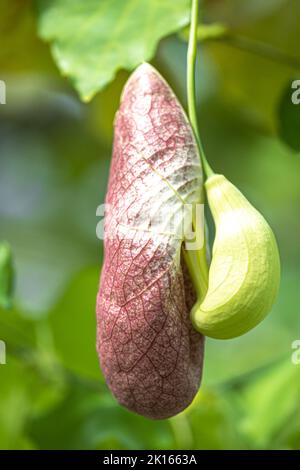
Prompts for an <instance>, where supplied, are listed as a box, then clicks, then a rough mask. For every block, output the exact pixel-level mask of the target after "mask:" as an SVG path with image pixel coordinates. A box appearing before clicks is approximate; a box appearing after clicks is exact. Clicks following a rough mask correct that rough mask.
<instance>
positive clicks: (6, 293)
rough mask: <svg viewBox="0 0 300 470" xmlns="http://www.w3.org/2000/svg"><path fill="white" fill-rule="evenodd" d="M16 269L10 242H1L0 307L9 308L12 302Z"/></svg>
mask: <svg viewBox="0 0 300 470" xmlns="http://www.w3.org/2000/svg"><path fill="white" fill-rule="evenodd" d="M13 284H14V269H13V261H12V252H11V248H10V246H9V244H8V243H6V242H1V243H0V307H2V308H5V309H6V308H9V307H10V306H11V302H12V294H13Z"/></svg>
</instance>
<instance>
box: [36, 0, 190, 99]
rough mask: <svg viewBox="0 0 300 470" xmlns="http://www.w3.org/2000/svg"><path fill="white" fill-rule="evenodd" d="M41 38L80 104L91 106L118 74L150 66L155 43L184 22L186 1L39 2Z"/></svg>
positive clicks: (185, 22) (187, 3)
mask: <svg viewBox="0 0 300 470" xmlns="http://www.w3.org/2000/svg"><path fill="white" fill-rule="evenodd" d="M37 3H38V7H39V8H38V19H39V34H40V36H41V37H42V38H43V39H45V40H47V41H51V42H52V53H53V57H54V59H55V61H56V63H57V65H58V67H59V68H60V70H61V72H62V73H63V74H64V75H66V76H69V77H70V78H71V79H72V82H73V83H74V86H75V88H76V89H77V90H78V92H79V94H80V96H81V98H82V99H83V100H85V101H88V100H90V99H91V98H92V97H93V96H94V94H95V93H96V92H97V91H99V90H101V89H102V88H103V87H104V86H105V85H106V84H107V83H109V82H110V81H111V80H113V78H114V76H115V74H116V72H117V71H118V70H119V69H122V68H124V69H128V70H131V69H133V68H135V67H136V66H137V65H138V64H139V63H141V62H143V61H149V60H150V59H151V58H152V57H153V55H154V53H155V50H156V46H157V43H158V41H159V40H160V39H161V38H163V37H164V36H166V35H168V34H170V33H173V32H175V31H177V30H179V29H181V28H182V27H183V26H185V25H186V24H187V23H188V21H189V7H190V2H189V0H177V1H176V2H174V1H173V0H164V1H161V0H152V1H151V2H149V1H148V0H122V1H120V0H102V1H99V0H85V1H84V2H82V1H80V0H46V1H45V0H38V2H37Z"/></svg>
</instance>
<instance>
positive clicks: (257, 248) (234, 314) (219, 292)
mask: <svg viewBox="0 0 300 470" xmlns="http://www.w3.org/2000/svg"><path fill="white" fill-rule="evenodd" d="M205 187H206V192H207V199H208V203H209V206H210V209H211V212H212V215H213V218H214V222H215V226H216V237H215V241H214V245H213V252H212V262H211V266H210V269H209V279H208V290H207V293H206V296H205V297H204V299H202V300H201V299H200V300H199V301H198V302H197V303H196V304H195V306H194V307H193V309H192V312H191V318H192V322H193V325H194V327H195V328H196V329H197V330H198V331H200V332H201V333H203V334H204V335H206V336H210V337H213V338H220V339H227V338H234V337H236V336H240V335H242V334H244V333H246V332H247V331H249V330H251V329H252V328H254V327H255V326H256V325H257V324H258V323H260V322H261V321H262V320H263V319H264V317H265V316H266V315H267V314H268V312H269V311H270V310H271V307H272V305H273V303H274V301H275V298H276V295H277V291H278V287H279V282H280V260H279V253H278V248H277V244H276V240H275V237H274V234H273V232H272V230H271V228H270V226H269V225H268V223H267V222H266V220H265V219H264V218H263V217H262V215H261V214H260V213H259V212H258V211H257V210H256V209H255V208H254V207H253V206H252V205H251V204H250V203H249V202H248V201H247V199H246V198H245V197H244V196H243V194H242V193H241V192H240V191H239V190H238V189H237V188H236V187H235V186H234V185H233V184H231V183H230V182H229V181H228V180H227V179H226V178H225V177H224V176H223V175H213V176H210V177H209V178H208V179H207V181H206V183H205Z"/></svg>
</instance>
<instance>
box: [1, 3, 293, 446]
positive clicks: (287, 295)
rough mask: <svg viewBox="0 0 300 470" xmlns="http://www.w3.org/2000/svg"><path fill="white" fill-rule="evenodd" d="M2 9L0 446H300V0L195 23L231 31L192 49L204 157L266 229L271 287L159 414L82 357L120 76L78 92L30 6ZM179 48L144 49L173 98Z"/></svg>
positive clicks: (180, 78) (220, 6)
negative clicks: (295, 96)
mask: <svg viewBox="0 0 300 470" xmlns="http://www.w3.org/2000/svg"><path fill="white" fill-rule="evenodd" d="M55 1H56V2H57V0H55ZM62 1H63V0H60V2H62ZM120 1H121V0H120ZM149 2H150V4H151V2H152V0H151V1H150V0H149ZM58 3H59V2H58ZM154 3H155V0H154ZM0 5H1V15H0V43H1V50H0V79H2V80H5V82H6V85H7V104H6V105H0V240H7V241H8V242H9V243H10V245H11V247H12V250H13V255H14V266H15V295H14V306H13V308H12V309H10V310H5V309H4V308H1V307H0V339H1V340H4V341H5V342H6V345H7V364H6V365H0V448H1V449H259V448H260V449H273V448H275V449H282V448H283V449H300V407H299V401H300V364H299V365H298V366H297V365H295V364H293V363H292V361H291V356H292V352H293V350H292V342H293V341H295V340H297V339H300V321H299V317H300V315H299V314H300V312H299V301H298V295H299V281H300V265H299V262H300V250H299V233H300V217H299V202H300V184H299V170H300V155H299V151H300V118H299V113H300V105H299V106H298V108H297V106H291V103H290V95H291V83H292V81H293V80H294V79H296V78H298V79H300V48H299V44H300V2H299V1H298V0H269V1H265V2H262V1H261V0H252V1H251V2H249V1H247V0H245V1H243V0H239V1H236V0H207V2H206V9H205V20H206V22H207V23H212V22H222V23H223V24H225V25H226V26H228V27H229V28H230V29H231V30H232V31H233V32H234V36H233V38H234V39H231V40H228V39H226V38H222V37H220V38H217V39H212V40H207V41H205V42H204V43H203V44H202V45H201V47H200V49H199V50H200V53H199V55H200V59H201V60H200V61H199V62H198V66H197V72H198V77H199V79H198V85H197V93H198V100H199V103H200V105H199V107H198V109H199V122H200V130H201V133H202V136H203V141H204V145H205V148H206V153H207V155H208V157H209V160H210V161H211V164H212V166H213V168H215V169H216V171H218V172H221V173H224V174H225V175H226V176H227V177H228V178H229V179H230V180H231V181H232V182H234V183H235V184H236V185H237V186H238V187H239V188H240V189H241V190H242V191H243V192H244V194H245V195H247V197H248V198H249V200H250V201H251V202H252V203H253V204H254V205H255V206H256V207H257V208H258V209H259V210H260V211H261V212H262V213H263V214H264V215H265V216H266V218H267V219H268V221H269V222H270V224H271V226H272V227H273V229H274V232H275V234H276V237H277V239H278V243H279V247H280V253H281V259H282V283H281V289H280V294H279V297H278V301H277V303H276V305H275V306H274V308H273V311H272V314H271V315H270V316H269V317H268V318H267V319H266V320H265V321H264V322H263V324H261V325H260V326H259V327H257V328H256V329H255V330H254V331H252V332H250V333H248V334H247V335H245V336H243V337H241V338H238V339H235V340H230V341H217V340H211V339H209V340H207V346H206V357H205V368H204V376H203V383H202V388H201V390H200V392H199V394H198V396H197V397H196V399H195V401H194V403H193V404H192V405H191V406H190V408H189V409H187V410H186V411H185V412H183V413H182V414H180V415H178V416H176V417H174V418H172V419H169V420H165V421H158V422H154V421H150V420H147V419H144V418H142V417H140V416H137V415H134V414H132V413H130V412H128V411H126V410H125V409H123V408H121V407H120V406H119V405H118V404H117V403H116V401H115V400H114V398H113V397H112V396H111V394H110V392H109V391H108V389H107V387H106V385H105V382H104V380H103V377H102V375H101V372H100V369H99V366H98V361H97V356H96V352H95V297H96V292H97V287H98V279H99V274H100V270H101V262H102V256H103V251H102V243H101V241H99V240H97V238H96V232H95V231H96V224H97V222H98V221H99V218H97V217H96V207H97V206H98V205H99V204H101V203H102V202H103V201H104V197H105V191H106V184H107V176H108V171H109V164H110V155H111V147H112V136H113V116H114V113H115V111H116V109H117V107H118V102H119V96H120V93H121V90H122V87H123V85H124V83H125V81H126V79H127V77H128V72H127V71H124V70H120V71H119V72H118V73H117V75H116V77H115V79H113V80H112V81H110V83H109V84H108V85H107V86H105V87H104V88H103V89H102V90H101V91H100V92H99V93H97V94H96V96H95V97H94V98H93V99H92V100H91V101H90V102H89V103H83V102H82V101H80V99H79V97H78V95H77V93H76V91H75V90H74V88H73V86H72V84H71V83H70V81H68V80H67V79H66V78H64V77H62V75H61V73H60V72H59V70H58V68H57V65H56V64H55V61H54V59H53V57H52V55H51V52H50V47H49V45H48V44H46V43H45V42H43V41H42V40H41V39H39V37H38V34H37V29H38V28H37V22H38V18H37V10H36V6H35V4H34V2H31V1H30V0H22V1H21V0H9V1H8V0H1V2H0ZM141 34H142V32H141ZM245 38H246V39H245ZM266 44H268V45H269V46H266ZM270 45H271V46H270ZM136 47H139V44H138V43H137V45H136ZM186 49H187V44H186V41H185V32H184V31H182V32H181V33H180V34H177V33H175V34H171V35H168V36H167V37H165V38H164V39H163V40H161V41H160V42H159V45H158V47H157V49H156V52H155V55H154V56H153V59H152V63H153V64H154V65H155V66H156V67H157V68H158V70H159V71H160V72H161V73H162V74H163V75H164V76H165V77H166V78H167V80H168V81H169V83H170V84H171V86H172V87H173V88H174V90H175V92H176V93H177V95H178V96H179V98H180V100H181V101H182V103H183V104H184V105H185V61H186ZM297 57H298V59H297Z"/></svg>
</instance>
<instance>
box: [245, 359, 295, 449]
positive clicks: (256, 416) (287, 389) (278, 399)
mask: <svg viewBox="0 0 300 470" xmlns="http://www.w3.org/2000/svg"><path fill="white" fill-rule="evenodd" d="M299 395H300V373H299V368H298V367H297V366H296V365H295V364H293V363H292V361H291V359H290V358H289V359H287V360H285V361H282V362H281V363H280V364H278V365H276V366H274V367H273V368H271V369H269V370H268V371H265V372H264V373H262V374H260V376H259V377H258V378H257V379H256V380H254V381H252V382H251V383H249V384H248V386H246V387H245V389H244V391H243V392H242V393H241V394H240V397H239V403H240V406H241V409H242V410H243V414H244V418H243V419H241V422H240V426H241V430H242V432H244V433H245V434H246V435H248V437H250V438H251V440H252V447H253V446H256V447H260V448H266V447H267V448H272V447H273V448H276V447H277V446H276V445H274V444H275V439H276V436H277V434H278V432H279V431H280V430H281V429H285V428H286V427H288V426H289V423H290V422H291V420H293V419H294V417H295V413H297V412H298V407H299ZM297 424H298V429H300V420H299V415H298V421H297ZM277 445H278V446H279V445H280V442H277ZM277 448H278V447H277Z"/></svg>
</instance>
